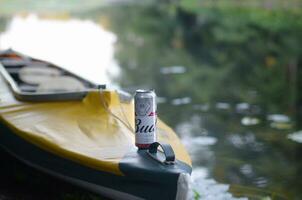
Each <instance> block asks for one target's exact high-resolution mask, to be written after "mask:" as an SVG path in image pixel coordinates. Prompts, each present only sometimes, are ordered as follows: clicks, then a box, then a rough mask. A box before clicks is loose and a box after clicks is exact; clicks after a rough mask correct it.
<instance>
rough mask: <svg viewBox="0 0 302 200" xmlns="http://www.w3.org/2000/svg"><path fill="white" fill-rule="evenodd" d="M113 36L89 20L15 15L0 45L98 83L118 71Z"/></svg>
mask: <svg viewBox="0 0 302 200" xmlns="http://www.w3.org/2000/svg"><path fill="white" fill-rule="evenodd" d="M116 39H117V38H116V36H115V34H113V33H112V32H109V31H106V30H104V29H103V28H102V27H100V26H99V25H97V24H95V23H94V22H93V21H90V20H78V19H69V20H64V21H63V20H53V19H43V18H39V17H38V16H37V15H33V14H31V15H28V16H27V17H20V16H15V17H13V18H12V20H11V22H10V23H9V25H8V26H7V29H6V30H5V31H4V32H3V33H1V35H0V48H1V49H7V48H13V49H14V50H16V51H20V52H22V53H24V54H27V55H30V56H32V57H37V58H40V59H43V60H48V61H51V62H53V63H55V64H57V65H59V66H63V67H65V68H66V69H68V70H70V71H73V72H75V73H77V74H81V75H82V76H83V77H86V78H88V79H90V80H91V81H93V82H96V83H99V84H113V83H112V81H111V80H110V77H112V76H117V75H118V74H119V67H118V64H117V62H116V60H115V59H114V44H115V42H116Z"/></svg>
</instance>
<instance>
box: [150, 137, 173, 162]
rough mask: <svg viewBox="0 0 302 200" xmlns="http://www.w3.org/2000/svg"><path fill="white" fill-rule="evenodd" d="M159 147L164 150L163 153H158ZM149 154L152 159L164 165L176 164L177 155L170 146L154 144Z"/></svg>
mask: <svg viewBox="0 0 302 200" xmlns="http://www.w3.org/2000/svg"><path fill="white" fill-rule="evenodd" d="M159 146H160V147H161V148H162V150H163V153H161V152H160V153H158V147H159ZM147 153H148V155H149V156H150V157H151V158H153V159H154V160H156V161H158V162H160V163H162V164H166V165H173V164H174V163H175V153H174V151H173V149H172V147H171V145H170V144H161V143H159V142H154V143H152V144H151V145H150V146H149V149H148V152H147ZM163 155H164V156H163Z"/></svg>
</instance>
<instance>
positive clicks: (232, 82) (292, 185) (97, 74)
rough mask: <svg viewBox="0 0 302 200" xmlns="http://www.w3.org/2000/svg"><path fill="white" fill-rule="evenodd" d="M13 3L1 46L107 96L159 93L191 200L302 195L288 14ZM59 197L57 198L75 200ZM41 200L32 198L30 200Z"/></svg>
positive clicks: (295, 27)
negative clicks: (188, 172) (109, 91)
mask: <svg viewBox="0 0 302 200" xmlns="http://www.w3.org/2000/svg"><path fill="white" fill-rule="evenodd" d="M92 2H93V1H92ZM20 4H21V5H19V4H14V5H12V7H13V9H9V8H10V7H9V6H6V7H3V8H2V11H3V14H2V15H1V13H0V48H1V49H5V48H10V47H12V48H14V49H15V50H17V51H20V52H23V53H24V54H28V55H31V56H34V57H37V58H40V59H44V60H49V61H51V62H53V63H55V64H58V65H60V66H63V67H65V68H67V69H69V70H71V71H73V72H75V73H78V74H80V75H82V76H84V77H86V78H87V79H90V80H92V81H94V82H97V83H101V84H103V83H106V84H108V85H109V87H111V88H122V89H124V90H126V91H128V92H130V93H133V92H134V91H135V89H137V88H154V89H155V90H156V92H157V95H158V111H159V116H160V117H161V118H162V119H163V120H164V121H166V122H167V123H168V124H169V125H170V126H172V127H173V129H175V130H176V132H177V134H178V135H179V137H180V138H181V140H182V142H183V143H184V145H185V146H186V147H187V149H188V151H189V153H190V156H191V158H192V161H193V169H194V170H193V174H192V181H193V184H192V193H191V198H192V199H205V200H212V199H213V200H214V199H215V200H220V199H221V200H222V199H230V200H231V199H261V200H264V199H265V200H268V199H301V198H302V192H301V190H300V188H301V185H302V182H301V180H302V161H301V156H300V155H301V153H302V144H301V142H302V133H301V129H300V128H301V123H300V122H301V117H300V116H301V114H300V111H301V105H300V104H301V102H299V100H301V99H302V98H301V97H300V96H299V91H298V88H299V83H300V82H299V78H300V77H301V73H299V65H301V55H302V54H301V52H302V51H301V48H300V47H299V46H297V44H301V39H300V38H299V33H300V34H301V33H302V32H301V30H302V28H301V27H302V25H301V23H299V22H298V21H299V20H296V21H297V22H295V18H291V19H292V20H293V21H291V22H290V23H288V19H287V17H289V18H290V17H291V15H293V16H296V15H297V13H296V12H295V10H291V9H288V10H279V9H276V10H274V9H270V10H267V9H264V8H261V7H257V8H236V9H238V13H236V14H235V13H234V12H233V11H234V10H233V9H234V8H233V7H226V8H224V7H222V8H221V7H211V6H209V7H202V8H200V9H196V8H194V7H193V8H192V7H191V6H190V5H186V4H185V3H184V4H180V5H178V4H174V3H165V4H153V3H150V2H148V3H146V4H133V3H125V2H123V3H120V2H119V3H117V2H115V4H114V5H107V6H104V5H103V4H101V5H98V4H95V3H94V4H91V5H93V6H90V4H88V5H89V6H87V8H86V7H85V6H84V7H83V8H81V7H79V6H75V5H73V4H72V5H69V6H68V5H65V6H66V7H67V8H66V10H62V9H59V8H57V7H56V6H53V5H52V4H46V5H44V6H45V7H43V6H42V5H39V6H40V7H39V6H38V7H37V6H32V7H31V6H28V7H26V8H23V7H22V3H20ZM32 4H34V3H32ZM18 5H19V7H18ZM14 6H15V7H14ZM244 9H245V10H244ZM255 9H256V11H255ZM0 10H1V8H0ZM299 31H300V32H299ZM285 34H286V35H285ZM285 36H286V37H285ZM299 42H300V43H299ZM299 56H300V57H299ZM299 75H300V76H299ZM299 119H300V120H299ZM19 168H22V167H19ZM19 170H20V169H19ZM2 171H3V170H2ZM21 171H22V169H21ZM2 173H3V172H2ZM4 173H5V172H4ZM21 174H23V175H24V172H23V173H22V172H21ZM2 176H3V175H2ZM39 177H40V176H39ZM6 178H7V177H6ZM19 178H20V177H19ZM40 178H41V179H48V177H43V175H41V177H40ZM8 179H9V177H8ZM17 179H18V177H17ZM21 179H22V176H21ZM23 179H24V178H23ZM23 179H22V180H23ZM18 180H19V179H18ZM42 182H45V181H42ZM46 182H47V181H46ZM18 184H19V183H18V181H17V183H16V182H13V183H11V184H10V185H11V186H10V187H16V188H17V187H19V186H18ZM22 184H27V181H26V180H23V183H22ZM1 185H3V184H1ZM33 185H34V184H33ZM3 187H4V188H6V186H5V184H4V186H3ZM40 187H43V184H42V186H40ZM45 187H48V185H47V184H46V186H45ZM63 188H64V187H63ZM67 188H68V187H67ZM2 190H3V189H2ZM42 190H43V191H46V192H47V191H48V190H47V189H45V188H44V189H42ZM66 190H67V191H68V194H70V196H68V195H67V197H66V196H64V195H63V197H64V198H65V197H66V198H70V199H73V198H74V199H77V198H78V197H77V195H78V194H77V193H76V194H75V197H74V196H73V193H72V191H73V189H71V191H70V189H69V188H68V189H66ZM3 191H6V190H3ZM8 191H13V192H2V193H3V194H1V189H0V199H1V198H2V196H3V199H5V198H7V199H13V198H14V197H15V196H10V193H14V189H9V190H8ZM16 191H18V193H20V195H19V196H22V194H23V192H24V191H22V190H19V189H17V190H16ZM31 192H32V191H31ZM61 192H62V193H64V192H66V191H64V189H63V190H62V191H61ZM7 193H8V194H7ZM26 194H27V193H26ZM81 195H82V194H81ZM87 195H88V196H89V194H87ZM84 196H85V194H84ZM40 197H41V193H39V192H37V194H36V193H35V192H32V193H31V194H30V197H29V199H39V198H40ZM64 198H63V199H64ZM83 198H84V197H83ZM87 199H89V198H88V197H87Z"/></svg>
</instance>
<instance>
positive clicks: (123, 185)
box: [0, 124, 191, 200]
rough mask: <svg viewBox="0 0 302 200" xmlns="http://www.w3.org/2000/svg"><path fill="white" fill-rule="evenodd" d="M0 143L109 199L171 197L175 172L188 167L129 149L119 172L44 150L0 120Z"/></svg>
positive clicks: (36, 165) (33, 163)
mask: <svg viewBox="0 0 302 200" xmlns="http://www.w3.org/2000/svg"><path fill="white" fill-rule="evenodd" d="M0 130H1V133H0V145H1V146H2V147H3V148H4V149H5V150H6V151H8V152H9V153H10V154H12V155H13V156H14V157H16V158H17V159H19V160H21V161H22V162H24V163H25V164H27V165H29V166H31V167H34V168H36V169H38V170H40V171H43V172H46V173H48V174H50V175H52V176H55V177H57V178H60V179H63V180H65V181H68V182H70V183H73V184H75V185H78V186H80V187H82V188H85V189H87V190H90V191H92V192H95V193H98V194H101V195H103V196H106V197H109V198H112V199H131V200H132V199H133V200H135V199H175V198H176V194H177V182H178V178H179V174H181V173H189V174H190V173H191V167H190V166H188V165H187V164H185V163H183V162H181V161H177V163H176V164H175V165H172V166H161V165H160V164H159V163H157V162H156V161H154V160H152V159H151V158H149V157H148V155H147V152H146V150H140V151H135V152H130V153H129V155H127V156H126V157H125V159H122V160H121V162H120V165H119V168H120V170H121V171H122V172H123V174H124V175H125V176H119V175H115V174H111V173H107V172H103V171H100V170H96V169H93V168H90V167H87V166H84V165H81V164H79V163H77V162H74V161H72V160H69V159H66V158H63V157H60V156H57V155H55V154H53V153H50V152H47V151H45V150H43V149H41V148H39V147H37V146H36V145H34V144H31V143H30V142H28V141H26V140H24V139H22V138H21V137H19V136H18V135H16V134H15V133H13V132H12V131H11V130H10V129H9V128H8V127H6V126H4V125H3V124H0Z"/></svg>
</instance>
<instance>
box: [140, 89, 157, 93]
mask: <svg viewBox="0 0 302 200" xmlns="http://www.w3.org/2000/svg"><path fill="white" fill-rule="evenodd" d="M135 92H136V93H149V92H154V89H147V90H146V89H138V90H136V91H135Z"/></svg>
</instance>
